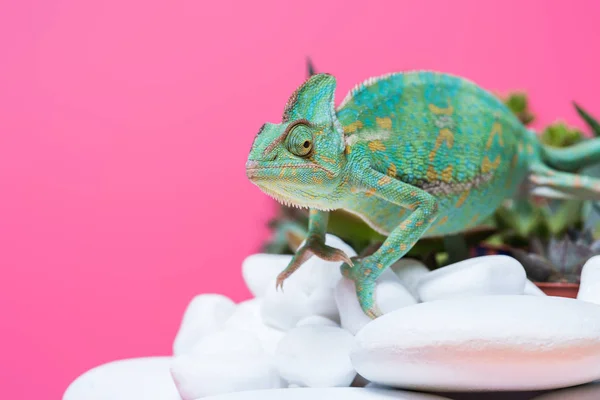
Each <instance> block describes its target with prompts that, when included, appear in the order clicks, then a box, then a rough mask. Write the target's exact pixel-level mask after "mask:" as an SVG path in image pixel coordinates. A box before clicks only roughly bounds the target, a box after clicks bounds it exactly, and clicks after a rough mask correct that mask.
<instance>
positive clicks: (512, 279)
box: [417, 255, 526, 301]
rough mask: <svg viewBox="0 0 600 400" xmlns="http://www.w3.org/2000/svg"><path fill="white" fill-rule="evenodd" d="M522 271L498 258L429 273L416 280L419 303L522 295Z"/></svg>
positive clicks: (473, 260) (511, 261)
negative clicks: (461, 298) (487, 296)
mask: <svg viewBox="0 0 600 400" xmlns="http://www.w3.org/2000/svg"><path fill="white" fill-rule="evenodd" d="M525 280H526V275H525V269H523V266H522V265H521V264H520V263H519V262H518V261H517V260H515V259H514V258H512V257H508V256H502V255H495V256H483V257H475V258H471V259H468V260H465V261H461V262H458V263H456V264H451V265H448V266H446V267H443V268H440V269H437V270H435V271H431V272H429V273H428V274H427V275H425V276H422V277H421V278H420V279H419V285H418V287H417V291H418V292H419V298H420V299H421V301H432V300H442V299H449V298H453V297H465V296H473V295H479V296H485V295H502V294H504V295H506V294H523V292H524V290H525Z"/></svg>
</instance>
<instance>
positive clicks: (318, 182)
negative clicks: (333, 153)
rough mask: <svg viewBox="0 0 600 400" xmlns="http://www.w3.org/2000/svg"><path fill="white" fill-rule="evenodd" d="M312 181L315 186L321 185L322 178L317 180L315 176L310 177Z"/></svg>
mask: <svg viewBox="0 0 600 400" xmlns="http://www.w3.org/2000/svg"><path fill="white" fill-rule="evenodd" d="M312 180H313V182H314V183H316V184H317V185H321V184H322V183H323V178H317V177H316V176H313V177H312Z"/></svg>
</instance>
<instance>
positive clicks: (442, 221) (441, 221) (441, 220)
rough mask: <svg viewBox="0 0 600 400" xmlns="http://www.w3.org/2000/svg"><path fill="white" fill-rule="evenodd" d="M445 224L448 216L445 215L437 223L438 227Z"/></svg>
mask: <svg viewBox="0 0 600 400" xmlns="http://www.w3.org/2000/svg"><path fill="white" fill-rule="evenodd" d="M446 222H448V216H447V215H445V216H444V217H443V218H442V219H440V221H439V222H438V223H437V225H438V226H442V225H444V224H445V223H446Z"/></svg>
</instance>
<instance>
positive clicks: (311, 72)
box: [306, 57, 316, 77]
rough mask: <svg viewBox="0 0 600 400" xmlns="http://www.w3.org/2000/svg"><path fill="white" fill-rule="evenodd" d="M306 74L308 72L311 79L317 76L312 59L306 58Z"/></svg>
mask: <svg viewBox="0 0 600 400" xmlns="http://www.w3.org/2000/svg"><path fill="white" fill-rule="evenodd" d="M306 72H307V74H308V76H309V77H311V76H313V75H314V74H316V72H315V66H314V65H313V62H312V60H311V59H310V57H306Z"/></svg>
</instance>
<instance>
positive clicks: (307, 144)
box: [286, 124, 313, 157]
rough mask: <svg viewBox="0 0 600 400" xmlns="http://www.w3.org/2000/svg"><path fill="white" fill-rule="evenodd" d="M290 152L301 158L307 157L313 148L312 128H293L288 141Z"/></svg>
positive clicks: (299, 126)
mask: <svg viewBox="0 0 600 400" xmlns="http://www.w3.org/2000/svg"><path fill="white" fill-rule="evenodd" d="M286 142H287V143H286V144H287V148H288V150H289V151H290V152H291V153H292V154H294V155H297V156H299V157H306V156H308V155H309V154H310V152H311V151H312V148H313V137H312V133H311V131H310V128H309V127H308V126H306V125H303V124H298V125H296V126H294V127H293V128H292V130H291V131H290V133H289V135H288V136H287V139H286Z"/></svg>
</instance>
